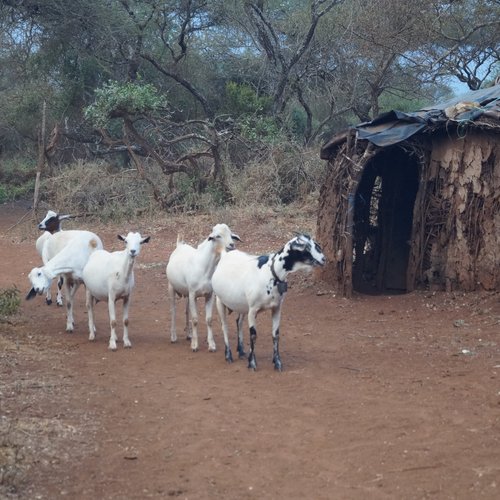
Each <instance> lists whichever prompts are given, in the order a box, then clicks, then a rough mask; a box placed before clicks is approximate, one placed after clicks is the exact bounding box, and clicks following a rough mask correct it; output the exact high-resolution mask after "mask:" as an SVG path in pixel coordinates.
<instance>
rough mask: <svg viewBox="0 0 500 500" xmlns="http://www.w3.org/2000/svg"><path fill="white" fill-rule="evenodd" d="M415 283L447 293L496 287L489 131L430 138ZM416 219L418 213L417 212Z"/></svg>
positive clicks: (499, 219)
mask: <svg viewBox="0 0 500 500" xmlns="http://www.w3.org/2000/svg"><path fill="white" fill-rule="evenodd" d="M423 181H424V186H425V190H426V203H425V204H424V206H425V214H424V219H425V226H424V228H423V229H424V234H423V235H422V236H423V238H419V240H420V241H424V242H425V248H423V249H422V250H423V252H422V254H423V256H422V259H423V260H422V262H421V265H420V270H421V272H420V274H417V276H416V278H417V280H416V281H417V285H418V284H427V285H429V286H431V287H432V288H446V289H447V290H453V289H460V290H475V289H479V288H482V289H486V290H492V289H496V288H498V287H499V286H500V280H499V275H498V272H497V269H498V265H499V263H500V262H499V261H500V251H499V248H498V244H499V242H500V214H499V208H500V146H499V141H498V135H497V134H495V133H493V131H491V132H489V131H484V130H474V129H469V130H468V131H467V133H466V135H465V136H464V137H463V138H461V139H450V138H449V137H448V136H447V135H446V134H441V135H439V136H434V137H433V138H432V148H431V155H430V161H429V164H428V168H427V171H426V172H424V179H423ZM421 215H422V214H421Z"/></svg>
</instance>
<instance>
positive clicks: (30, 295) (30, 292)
mask: <svg viewBox="0 0 500 500" xmlns="http://www.w3.org/2000/svg"><path fill="white" fill-rule="evenodd" d="M35 297H36V291H35V289H34V288H31V290H30V291H29V292H28V295H26V300H31V299H34V298H35Z"/></svg>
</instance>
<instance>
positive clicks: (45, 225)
mask: <svg viewBox="0 0 500 500" xmlns="http://www.w3.org/2000/svg"><path fill="white" fill-rule="evenodd" d="M73 217H74V216H73V215H59V214H57V213H56V212H54V211H53V210H49V211H48V212H47V214H46V215H45V217H44V218H43V220H42V221H41V222H40V223H39V224H38V229H40V230H41V231H44V232H43V233H42V235H41V236H39V237H38V238H37V240H36V243H35V246H36V249H37V252H38V254H39V255H40V257H42V260H43V247H44V246H45V244H46V243H47V241H48V239H49V238H50V237H51V236H52V235H53V234H54V233H58V232H59V231H62V228H61V222H62V221H63V220H66V219H72V218H73ZM52 257H54V255H46V256H45V258H46V260H45V261H43V263H44V264H47V262H48V261H49V260H50V259H51V258H52ZM62 285H63V279H62V278H59V279H58V280H57V296H56V304H57V305H58V306H62V305H63V300H62V294H61V288H62ZM50 288H51V287H49V288H48V289H47V293H46V296H45V302H46V303H47V305H48V306H50V304H52V293H51V291H50Z"/></svg>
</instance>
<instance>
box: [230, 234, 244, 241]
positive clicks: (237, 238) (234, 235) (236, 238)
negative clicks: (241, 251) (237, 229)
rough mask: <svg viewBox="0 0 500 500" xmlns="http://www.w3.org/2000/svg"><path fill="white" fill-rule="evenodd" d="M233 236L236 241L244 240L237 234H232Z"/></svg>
mask: <svg viewBox="0 0 500 500" xmlns="http://www.w3.org/2000/svg"><path fill="white" fill-rule="evenodd" d="M231 238H232V239H233V240H236V241H240V242H241V241H242V240H241V238H240V237H239V236H238V235H237V234H232V235H231Z"/></svg>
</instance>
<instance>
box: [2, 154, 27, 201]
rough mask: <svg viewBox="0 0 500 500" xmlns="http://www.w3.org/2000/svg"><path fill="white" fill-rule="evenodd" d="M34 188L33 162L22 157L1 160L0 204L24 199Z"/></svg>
mask: <svg viewBox="0 0 500 500" xmlns="http://www.w3.org/2000/svg"><path fill="white" fill-rule="evenodd" d="M34 187H35V167H34V161H33V160H31V159H28V158H23V157H13V158H9V159H6V160H3V161H2V163H1V165H0V203H6V202H8V201H14V200H18V199H20V198H25V197H27V196H28V195H30V194H31V193H32V192H33V189H34Z"/></svg>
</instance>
